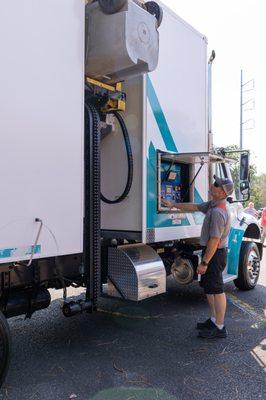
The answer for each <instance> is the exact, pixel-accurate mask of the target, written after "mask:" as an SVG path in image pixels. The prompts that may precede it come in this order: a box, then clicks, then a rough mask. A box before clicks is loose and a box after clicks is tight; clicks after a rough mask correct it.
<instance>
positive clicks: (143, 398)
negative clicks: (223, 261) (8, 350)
mask: <svg viewBox="0 0 266 400" xmlns="http://www.w3.org/2000/svg"><path fill="white" fill-rule="evenodd" d="M226 291H227V294H228V312H227V328H228V331H229V336H228V338H226V339H215V340H212V341H206V340H204V339H200V338H197V332H196V330H195V324H196V322H197V321H199V320H204V319H206V316H207V312H208V308H207V305H206V302H205V299H204V296H203V294H202V291H201V289H200V288H199V287H198V285H197V283H195V285H191V286H188V287H180V286H178V285H176V284H175V282H174V281H173V280H172V278H170V279H169V281H168V292H167V293H166V294H164V295H161V296H159V297H156V298H153V299H150V300H147V301H145V302H142V303H140V304H135V303H127V302H122V301H119V300H114V299H101V301H100V308H99V311H98V312H97V313H95V314H93V315H88V314H84V315H78V316H76V317H73V318H70V319H67V318H65V317H64V316H63V314H62V312H61V310H60V300H59V297H60V296H61V292H57V291H53V292H52V296H53V302H52V304H51V306H50V307H49V308H48V309H46V310H42V311H40V312H38V313H36V314H34V315H33V317H32V319H31V320H24V318H23V317H17V318H13V319H11V320H10V321H9V322H10V328H11V332H12V338H13V353H12V359H11V365H10V370H9V373H8V376H7V380H6V383H5V384H4V386H3V388H2V390H1V391H0V400H4V399H5V400H67V399H76V400H114V399H115V400H181V399H183V400H194V399H204V400H213V399H216V400H223V399H226V400H228V399H230V400H234V399H236V400H238V399H239V400H245V399H246V400H252V399H254V400H255V399H256V400H259V399H265V398H266V376H265V372H266V315H265V310H266V257H264V260H263V263H262V270H261V276H260V280H259V284H258V285H257V287H256V289H254V290H252V291H249V292H240V291H239V290H237V289H236V288H235V287H234V284H233V283H230V284H227V285H226ZM73 293H75V292H73Z"/></svg>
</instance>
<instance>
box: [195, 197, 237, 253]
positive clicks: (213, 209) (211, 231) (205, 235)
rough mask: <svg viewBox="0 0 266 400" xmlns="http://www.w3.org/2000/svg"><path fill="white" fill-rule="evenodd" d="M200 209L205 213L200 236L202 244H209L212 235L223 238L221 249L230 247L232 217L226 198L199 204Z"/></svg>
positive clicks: (220, 244)
mask: <svg viewBox="0 0 266 400" xmlns="http://www.w3.org/2000/svg"><path fill="white" fill-rule="evenodd" d="M198 209H199V211H201V212H203V213H204V214H205V218H204V222H203V226H202V230H201V236H200V244H201V246H207V243H208V240H209V239H210V237H217V238H221V241H220V243H219V245H218V248H219V249H223V248H226V247H228V235H229V232H230V227H231V217H230V212H229V210H228V207H227V202H226V200H219V201H208V202H206V203H201V204H198Z"/></svg>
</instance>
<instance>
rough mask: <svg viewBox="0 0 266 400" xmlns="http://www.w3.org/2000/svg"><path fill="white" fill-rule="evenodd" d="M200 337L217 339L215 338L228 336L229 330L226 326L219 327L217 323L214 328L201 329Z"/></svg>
mask: <svg viewBox="0 0 266 400" xmlns="http://www.w3.org/2000/svg"><path fill="white" fill-rule="evenodd" d="M199 337H201V338H203V339H215V338H226V337H227V330H226V328H225V326H224V327H223V329H219V328H218V327H217V326H216V325H215V327H214V328H212V329H204V330H202V331H199Z"/></svg>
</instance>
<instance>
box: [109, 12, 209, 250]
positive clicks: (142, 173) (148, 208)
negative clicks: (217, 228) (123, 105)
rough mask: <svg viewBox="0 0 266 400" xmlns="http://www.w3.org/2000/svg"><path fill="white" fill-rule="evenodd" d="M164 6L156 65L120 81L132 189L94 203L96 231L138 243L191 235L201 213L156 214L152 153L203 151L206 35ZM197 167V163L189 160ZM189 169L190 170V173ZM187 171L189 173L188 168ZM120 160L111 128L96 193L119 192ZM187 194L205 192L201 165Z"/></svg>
mask: <svg viewBox="0 0 266 400" xmlns="http://www.w3.org/2000/svg"><path fill="white" fill-rule="evenodd" d="M162 6H163V8H164V19H163V23H162V25H161V27H160V29H159V30H160V55H159V64H158V67H157V69H156V70H155V71H154V72H153V73H151V74H149V75H147V76H145V77H144V78H135V79H132V80H130V81H127V82H126V85H125V87H124V89H125V91H126V92H127V94H128V95H127V110H126V115H125V122H126V124H127V127H128V130H129V133H130V138H131V143H132V147H133V157H134V180H133V187H132V190H131V192H130V194H129V196H128V198H127V199H126V200H125V201H124V202H123V203H121V204H119V205H109V204H103V205H102V229H103V233H104V235H108V234H110V233H111V232H113V231H116V232H117V234H118V235H119V234H120V235H124V236H125V237H134V236H135V237H138V238H139V239H140V240H141V241H142V242H143V243H149V242H154V241H163V240H172V239H179V238H188V237H197V236H199V233H200V229H201V224H202V216H201V215H197V214H195V215H194V216H192V215H186V216H182V215H181V216H180V215H179V216H178V217H177V216H176V214H169V213H168V214H166V213H158V212H157V201H158V193H159V190H158V187H157V151H158V150H160V151H167V152H174V153H177V152H180V153H186V152H207V151H208V127H207V71H206V60H207V41H206V38H205V37H204V36H203V35H201V34H200V33H199V32H197V31H196V30H194V29H193V28H192V27H191V26H190V25H188V24H187V23H186V22H185V21H183V20H182V19H181V18H179V17H178V16H177V15H175V14H174V13H173V12H172V11H171V10H169V9H168V8H167V7H165V6H164V5H163V4H162ZM196 168H197V166H196ZM194 172H195V171H194ZM194 172H193V173H194ZM126 175H127V160H126V154H125V150H124V144H123V139H122V135H121V134H119V133H118V132H117V131H116V133H114V134H112V135H110V136H109V137H107V138H106V139H104V140H103V142H102V192H103V193H104V195H106V196H107V197H109V198H115V197H116V196H119V194H121V193H122V191H123V187H124V186H125V182H126ZM192 197H193V198H191V199H190V200H195V201H199V202H200V201H202V200H203V199H204V200H207V198H208V170H207V167H205V166H204V167H203V171H201V179H198V180H197V181H196V187H195V191H194V193H193V196H192Z"/></svg>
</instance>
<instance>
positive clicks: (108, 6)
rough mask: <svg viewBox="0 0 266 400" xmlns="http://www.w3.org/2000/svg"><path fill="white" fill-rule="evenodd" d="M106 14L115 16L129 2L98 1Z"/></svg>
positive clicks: (121, 0) (125, 0)
mask: <svg viewBox="0 0 266 400" xmlns="http://www.w3.org/2000/svg"><path fill="white" fill-rule="evenodd" d="M98 1H99V6H100V7H101V10H102V12H103V13H104V14H115V13H116V12H118V11H119V10H121V8H122V7H124V5H125V4H126V2H127V0H98Z"/></svg>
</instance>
